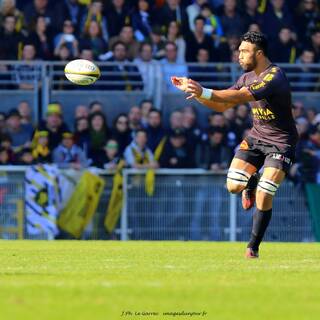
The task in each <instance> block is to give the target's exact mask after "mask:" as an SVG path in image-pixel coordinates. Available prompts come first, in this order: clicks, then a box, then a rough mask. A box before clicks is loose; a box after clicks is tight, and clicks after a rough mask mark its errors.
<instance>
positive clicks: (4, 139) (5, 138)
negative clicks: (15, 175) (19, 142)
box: [0, 133, 16, 164]
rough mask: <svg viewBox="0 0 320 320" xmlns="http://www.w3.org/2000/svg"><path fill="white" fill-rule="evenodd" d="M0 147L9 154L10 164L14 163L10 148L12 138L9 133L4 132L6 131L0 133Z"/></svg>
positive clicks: (13, 154)
mask: <svg viewBox="0 0 320 320" xmlns="http://www.w3.org/2000/svg"><path fill="white" fill-rule="evenodd" d="M0 143H1V144H0V147H1V148H4V149H5V150H7V154H8V156H9V162H10V163H11V164H14V163H15V158H16V157H15V153H14V152H13V150H12V139H11V137H10V135H8V134H6V133H2V134H1V136H0Z"/></svg>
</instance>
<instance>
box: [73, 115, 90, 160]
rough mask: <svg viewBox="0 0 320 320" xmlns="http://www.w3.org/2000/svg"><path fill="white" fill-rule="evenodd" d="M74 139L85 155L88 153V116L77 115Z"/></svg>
mask: <svg viewBox="0 0 320 320" xmlns="http://www.w3.org/2000/svg"><path fill="white" fill-rule="evenodd" d="M74 141H75V143H76V145H77V146H79V147H80V148H81V149H82V150H83V151H84V153H85V154H86V155H88V153H89V145H90V132H89V120H88V117H78V118H76V123H75V132H74Z"/></svg>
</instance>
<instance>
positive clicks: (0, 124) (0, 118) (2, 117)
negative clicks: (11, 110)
mask: <svg viewBox="0 0 320 320" xmlns="http://www.w3.org/2000/svg"><path fill="white" fill-rule="evenodd" d="M5 126H6V114H5V113H4V112H0V137H1V135H2V133H3V131H4V129H5Z"/></svg>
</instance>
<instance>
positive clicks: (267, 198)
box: [256, 167, 286, 211]
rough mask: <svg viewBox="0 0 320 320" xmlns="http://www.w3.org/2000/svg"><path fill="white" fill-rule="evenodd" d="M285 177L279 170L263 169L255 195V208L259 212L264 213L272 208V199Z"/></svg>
mask: <svg viewBox="0 0 320 320" xmlns="http://www.w3.org/2000/svg"><path fill="white" fill-rule="evenodd" d="M285 176H286V173H285V172H284V171H283V170H281V169H278V168H273V167H265V168H264V170H263V174H262V176H261V178H260V181H259V184H258V188H257V193H256V206H257V208H258V209H259V210H263V211H265V210H269V209H271V208H272V200H273V197H274V195H275V193H276V191H277V190H278V188H279V186H280V184H281V182H282V181H283V180H284V178H285Z"/></svg>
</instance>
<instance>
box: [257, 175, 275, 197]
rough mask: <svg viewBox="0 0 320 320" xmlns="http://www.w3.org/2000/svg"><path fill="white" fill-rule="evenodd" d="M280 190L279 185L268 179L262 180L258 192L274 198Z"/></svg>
mask: <svg viewBox="0 0 320 320" xmlns="http://www.w3.org/2000/svg"><path fill="white" fill-rule="evenodd" d="M278 188H279V184H278V183H275V182H273V181H271V180H268V179H264V178H261V179H260V181H259V183H258V188H257V191H262V192H265V193H268V194H270V195H272V196H274V195H275V193H276V191H277V190H278Z"/></svg>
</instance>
